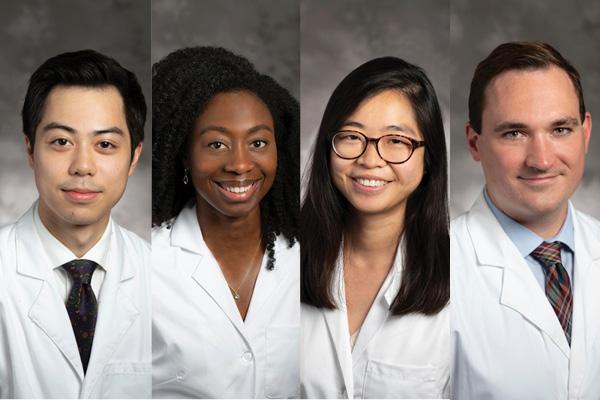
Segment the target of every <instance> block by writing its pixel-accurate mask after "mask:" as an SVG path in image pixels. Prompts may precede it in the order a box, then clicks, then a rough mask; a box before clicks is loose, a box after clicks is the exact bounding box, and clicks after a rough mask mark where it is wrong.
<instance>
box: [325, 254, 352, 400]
mask: <svg viewBox="0 0 600 400" xmlns="http://www.w3.org/2000/svg"><path fill="white" fill-rule="evenodd" d="M341 248H343V244H342V246H341ZM332 281H333V282H332V286H333V290H332V292H333V294H334V297H336V300H337V301H336V304H337V305H338V308H337V309H333V310H329V309H326V308H321V312H322V313H323V318H324V319H325V324H326V325H327V330H328V331H329V340H331V342H332V344H333V348H334V349H335V354H336V356H337V360H338V366H339V368H340V372H341V374H342V378H343V380H344V386H345V387H346V395H347V398H349V399H353V398H354V377H353V373H354V371H353V369H352V353H351V350H350V337H349V334H348V330H349V328H348V317H347V316H346V300H345V295H344V279H343V266H342V254H341V251H340V255H339V257H338V259H337V261H336V267H335V272H334V276H333V280H332ZM359 336H360V335H359Z"/></svg>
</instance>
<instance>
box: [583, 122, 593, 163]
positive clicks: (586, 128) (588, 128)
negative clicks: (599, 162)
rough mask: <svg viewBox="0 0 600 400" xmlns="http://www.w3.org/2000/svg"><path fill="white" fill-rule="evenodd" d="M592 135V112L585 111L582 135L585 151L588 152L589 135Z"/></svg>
mask: <svg viewBox="0 0 600 400" xmlns="http://www.w3.org/2000/svg"><path fill="white" fill-rule="evenodd" d="M591 136H592V114H590V113H589V112H586V113H585V117H584V118H583V137H584V140H585V153H586V154H587V152H588V145H589V144H590V137H591Z"/></svg>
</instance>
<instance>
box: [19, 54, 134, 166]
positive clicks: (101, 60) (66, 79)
mask: <svg viewBox="0 0 600 400" xmlns="http://www.w3.org/2000/svg"><path fill="white" fill-rule="evenodd" d="M59 85H64V86H83V87H104V86H114V87H115V88H116V89H117V90H118V91H119V93H120V94H121V97H122V98H123V105H124V108H125V110H124V112H125V120H126V121H127V128H128V129H129V133H130V137H131V154H132V155H133V152H134V150H135V148H136V147H137V145H138V144H139V143H140V142H142V141H143V140H144V123H145V121H146V101H145V100H144V94H143V93H142V88H141V87H140V84H139V83H138V81H137V79H136V77H135V75H134V74H133V73H132V72H131V71H129V70H127V69H125V68H123V67H122V66H121V64H119V63H118V62H117V61H116V60H114V59H112V58H110V57H107V56H105V55H104V54H101V53H98V52H97V51H94V50H80V51H74V52H69V53H62V54H59V55H57V56H54V57H52V58H49V59H48V60H46V61H45V62H44V63H43V64H42V65H40V67H39V68H38V69H37V70H36V71H35V72H34V73H33V75H31V79H30V80H29V86H28V88H27V94H26V95H25V102H24V103H23V110H22V112H21V116H22V118H23V133H24V134H25V135H26V136H27V137H28V138H29V142H30V143H31V146H32V147H31V148H32V149H33V146H34V144H35V130H36V129H37V127H38V125H39V123H40V121H41V119H42V114H43V112H44V106H45V103H46V99H47V98H48V95H49V94H50V91H52V89H53V88H54V87H55V86H59Z"/></svg>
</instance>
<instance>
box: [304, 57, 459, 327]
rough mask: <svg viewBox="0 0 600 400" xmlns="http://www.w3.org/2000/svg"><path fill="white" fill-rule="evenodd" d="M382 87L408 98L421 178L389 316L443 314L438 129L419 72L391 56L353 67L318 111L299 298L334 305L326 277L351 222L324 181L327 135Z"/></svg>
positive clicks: (442, 146) (445, 259)
mask: <svg viewBox="0 0 600 400" xmlns="http://www.w3.org/2000/svg"><path fill="white" fill-rule="evenodd" d="M384 90H397V91H399V92H400V93H402V94H404V96H406V97H407V98H408V99H409V101H410V103H411V104H412V107H413V109H414V112H415V116H416V120H417V125H418V127H419V130H420V131H421V132H422V133H423V136H424V140H425V143H426V145H425V171H424V175H423V178H422V180H421V183H420V184H419V186H418V187H417V188H416V189H415V191H414V192H413V193H412V194H411V195H410V196H409V198H408V200H407V205H406V213H405V221H404V231H403V233H402V234H403V235H404V239H403V240H402V241H401V242H400V243H403V245H402V246H403V247H402V249H400V250H401V251H402V252H403V256H404V257H403V260H404V267H403V274H402V282H401V284H400V288H399V290H398V294H397V295H396V298H395V299H394V301H393V303H392V306H391V312H392V314H394V315H406V314H410V313H423V314H426V315H431V314H435V313H437V312H439V311H440V310H441V309H443V308H444V307H445V306H446V304H447V303H448V301H449V298H450V283H449V282H450V265H449V264H450V261H449V248H450V244H449V235H448V219H449V218H448V195H447V179H448V178H447V156H446V142H445V136H444V126H443V122H442V116H441V112H440V108H439V104H438V101H437V97H436V94H435V90H434V89H433V86H432V85H431V82H430V81H429V79H428V78H427V76H426V75H425V72H424V71H423V70H422V69H421V68H419V67H417V66H415V65H412V64H409V63H407V62H406V61H404V60H401V59H399V58H394V57H383V58H377V59H374V60H371V61H369V62H367V63H365V64H363V65H361V66H360V67H358V68H356V69H355V70H354V71H352V72H351V73H350V74H349V75H348V76H347V77H346V78H344V80H342V82H341V83H340V84H339V85H338V86H337V88H336V89H335V90H334V92H333V94H332V95H331V98H330V99H329V102H328V103H327V107H326V108H325V113H324V114H323V119H322V121H321V125H320V127H319V133H318V136H317V140H316V143H315V147H314V151H313V154H312V165H311V167H310V171H309V178H308V183H307V190H306V196H305V198H304V201H303V204H302V209H301V211H300V243H301V267H302V281H301V285H302V286H301V299H302V302H304V303H307V304H310V305H313V306H316V307H323V308H329V309H333V308H336V307H337V305H336V303H335V301H334V298H333V295H332V278H333V274H334V269H335V262H336V259H337V257H338V255H339V253H340V246H341V243H342V238H343V235H344V233H345V232H347V231H348V229H349V227H350V226H351V224H352V220H351V218H350V217H349V216H350V214H351V211H352V206H351V205H350V203H349V202H348V201H347V200H346V199H345V198H344V196H343V195H342V194H341V193H340V192H339V191H338V190H337V188H336V187H335V186H334V185H333V183H332V180H331V174H330V171H329V158H330V154H331V137H332V133H333V132H336V131H337V130H339V129H340V128H341V126H342V125H343V123H344V122H345V120H346V119H347V118H348V116H349V115H350V114H352V112H354V110H356V108H357V107H358V106H359V105H360V103H361V102H362V101H364V100H365V99H367V98H370V97H372V96H374V95H376V94H378V93H381V92H382V91H384Z"/></svg>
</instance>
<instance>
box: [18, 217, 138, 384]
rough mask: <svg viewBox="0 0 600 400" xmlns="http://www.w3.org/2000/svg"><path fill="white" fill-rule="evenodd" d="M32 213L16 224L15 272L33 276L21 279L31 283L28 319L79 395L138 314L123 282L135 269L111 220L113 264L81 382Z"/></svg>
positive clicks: (72, 342)
mask: <svg viewBox="0 0 600 400" xmlns="http://www.w3.org/2000/svg"><path fill="white" fill-rule="evenodd" d="M33 212H34V208H33V207H32V208H30V209H29V211H27V213H25V215H23V216H22V217H21V219H20V220H19V221H18V222H17V224H16V242H17V243H16V260H17V272H18V273H19V274H21V275H23V276H25V277H28V278H34V279H33V280H31V279H30V280H29V282H24V284H27V285H31V286H32V289H31V290H32V291H35V290H37V296H36V297H35V298H34V299H33V302H32V304H31V307H30V309H29V318H30V319H31V320H32V321H33V323H35V324H36V325H37V326H38V327H39V328H40V329H41V330H42V331H43V332H44V333H45V334H46V335H47V336H48V337H49V338H50V339H51V340H52V342H53V343H54V344H55V345H56V346H57V347H58V349H59V350H60V351H61V353H62V354H63V355H64V357H65V358H66V359H67V360H68V362H69V364H70V365H71V367H72V368H73V370H74V371H75V372H76V373H77V375H78V376H79V378H80V380H81V381H83V383H84V385H83V388H82V395H83V393H86V392H89V390H91V387H92V386H93V385H94V384H95V382H97V380H98V378H99V377H100V376H101V374H102V369H103V367H104V365H105V364H106V362H107V361H108V360H109V359H110V356H111V355H112V354H113V352H114V350H115V349H116V348H117V346H118V344H119V342H120V340H121V338H122V337H123V335H124V334H125V332H126V331H127V329H128V328H129V327H130V326H131V324H132V323H133V321H134V320H135V318H137V316H138V315H139V312H138V310H137V309H136V308H135V306H134V305H133V302H132V301H131V298H132V297H133V293H132V290H133V289H134V286H133V285H128V284H126V283H128V282H125V281H129V280H130V279H131V278H133V277H134V276H135V271H136V270H135V267H134V266H133V265H129V264H128V263H127V262H126V260H125V258H126V254H125V249H124V238H123V234H122V232H121V231H120V229H119V228H118V226H117V225H115V224H113V226H112V227H111V229H112V232H113V234H112V235H111V243H110V251H109V255H108V262H109V263H110V264H111V265H113V266H114V267H115V268H113V269H112V270H111V271H110V272H107V274H106V277H105V281H104V289H103V290H102V295H101V297H102V299H101V304H102V305H101V307H100V308H99V310H98V321H97V323H96V334H95V337H94V345H93V347H92V354H91V357H90V363H89V365H88V370H87V373H86V375H85V381H84V373H83V366H82V364H81V358H80V356H79V351H78V349H77V343H76V341H75V335H74V334H73V328H72V326H71V321H70V320H69V316H68V313H67V310H66V308H65V305H64V303H63V302H62V299H61V296H60V294H59V293H58V292H57V291H56V290H55V289H54V287H53V286H52V284H51V279H52V275H51V274H52V270H50V269H48V268H47V267H46V265H47V263H48V259H47V257H46V256H45V255H44V252H43V251H39V250H41V247H42V244H41V242H40V238H39V236H38V233H37V230H36V228H35V225H34V221H33ZM111 224H112V221H111ZM117 266H120V267H121V272H120V273H114V272H116V271H115V270H116V267H117ZM113 271H114V272H113ZM40 281H42V282H41V286H40ZM38 288H39V289H38ZM99 303H100V302H99Z"/></svg>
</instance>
